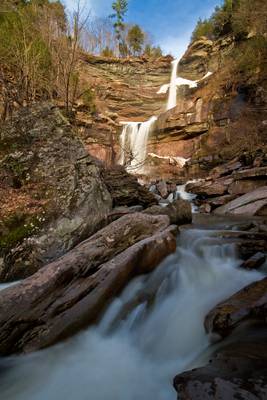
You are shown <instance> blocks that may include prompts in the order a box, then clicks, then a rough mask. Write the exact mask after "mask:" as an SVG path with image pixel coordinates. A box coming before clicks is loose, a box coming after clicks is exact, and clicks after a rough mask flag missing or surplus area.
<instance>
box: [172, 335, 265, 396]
mask: <svg viewBox="0 0 267 400" xmlns="http://www.w3.org/2000/svg"><path fill="white" fill-rule="evenodd" d="M239 336H240V335H239ZM266 338H267V331H266V328H265V329H264V328H261V329H260V328H258V329H257V331H256V330H255V328H254V331H253V330H252V329H251V330H250V331H248V332H244V333H242V334H241V337H239V338H234V339H232V343H230V344H229V343H228V344H224V345H220V347H219V350H217V351H216V353H215V354H213V355H212V357H211V359H210V360H209V363H208V364H207V365H205V366H203V367H200V368H195V369H193V370H191V371H186V372H183V373H181V374H179V375H177V376H176V377H175V378H174V387H175V390H176V391H177V395H178V399H179V400H214V399H220V400H236V399H240V400H256V399H257V400H265V399H266V398H267V379H266V376H267V375H266V372H267V369H266V365H267V356H266V355H267V340H266Z"/></svg>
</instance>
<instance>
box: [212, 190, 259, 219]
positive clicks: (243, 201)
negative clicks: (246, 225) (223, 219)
mask: <svg viewBox="0 0 267 400" xmlns="http://www.w3.org/2000/svg"><path fill="white" fill-rule="evenodd" d="M266 205H267V186H263V187H261V188H258V189H256V190H254V191H252V192H249V193H247V194H245V195H243V196H241V197H238V198H237V199H235V200H233V201H230V203H228V204H226V205H225V206H222V207H219V208H217V209H216V210H215V211H214V213H215V214H217V215H223V214H247V215H265V214H264V210H265V207H266ZM266 211H267V210H266Z"/></svg>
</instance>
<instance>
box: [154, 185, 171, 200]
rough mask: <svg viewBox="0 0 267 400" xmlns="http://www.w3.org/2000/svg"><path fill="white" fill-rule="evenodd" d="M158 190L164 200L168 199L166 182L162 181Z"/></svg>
mask: <svg viewBox="0 0 267 400" xmlns="http://www.w3.org/2000/svg"><path fill="white" fill-rule="evenodd" d="M156 186H157V190H158V192H159V194H160V195H161V197H162V198H163V199H166V198H167V197H168V186H167V183H166V182H165V181H160V182H158V183H157V185H156Z"/></svg>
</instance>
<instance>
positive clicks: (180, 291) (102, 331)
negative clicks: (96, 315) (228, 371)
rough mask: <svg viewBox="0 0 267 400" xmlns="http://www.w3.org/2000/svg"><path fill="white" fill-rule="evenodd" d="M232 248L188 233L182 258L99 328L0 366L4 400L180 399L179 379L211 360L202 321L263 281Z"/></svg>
mask: <svg viewBox="0 0 267 400" xmlns="http://www.w3.org/2000/svg"><path fill="white" fill-rule="evenodd" d="M261 276H262V275H261V273H259V272H256V271H244V270H241V269H239V268H238V260H237V259H236V257H235V254H234V252H233V249H232V247H231V245H229V244H228V245H220V246H219V245H217V244H215V243H213V239H212V232H211V231H208V230H197V229H190V230H184V231H183V232H182V234H181V235H180V238H179V243H178V246H177V251H176V253H175V254H174V255H172V256H169V257H168V258H167V259H166V260H165V261H164V262H163V263H162V264H161V265H160V266H159V267H158V268H157V269H156V270H155V271H154V272H153V273H152V274H150V275H148V276H142V277H139V278H137V279H135V280H133V281H132V282H131V283H130V284H129V285H128V287H126V288H125V290H124V292H123V293H122V294H121V296H120V297H119V298H117V299H115V300H114V301H113V302H112V303H111V305H110V306H109V308H108V309H107V311H106V313H105V315H104V316H103V318H102V320H101V321H100V322H99V324H98V325H97V326H95V327H93V328H92V327H91V328H89V329H87V330H85V331H84V332H82V333H81V334H79V335H77V336H76V337H75V338H73V339H71V340H69V341H67V342H66V343H62V344H60V345H58V346H55V347H53V348H50V349H47V350H44V351H41V352H38V353H35V354H31V355H27V356H21V357H11V358H9V359H3V360H2V361H0V391H1V392H0V398H1V400H15V399H16V400H107V399H109V400H174V399H176V393H175V391H174V390H173V388H172V380H173V377H174V376H175V375H176V374H177V373H179V372H181V371H184V370H186V369H188V368H192V367H194V366H197V365H199V364H201V363H203V362H205V361H206V358H207V357H208V348H209V338H208V336H207V335H206V334H205V332H204V328H203V320H204V317H205V315H206V314H207V312H208V311H209V310H210V309H211V308H212V307H213V306H215V305H216V304H217V303H218V302H219V301H221V300H223V299H225V298H227V297H228V296H229V295H231V294H232V293H234V292H236V291H237V290H239V289H240V288H242V287H243V286H245V285H247V284H249V283H250V282H252V281H255V280H258V279H260V278H261Z"/></svg>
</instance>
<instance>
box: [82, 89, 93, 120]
mask: <svg viewBox="0 0 267 400" xmlns="http://www.w3.org/2000/svg"><path fill="white" fill-rule="evenodd" d="M82 100H83V104H84V105H85V106H86V107H87V108H88V110H89V112H90V113H91V114H94V113H95V112H96V106H95V94H94V92H93V91H92V89H90V88H88V89H87V90H85V91H84V92H83V94H82Z"/></svg>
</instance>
